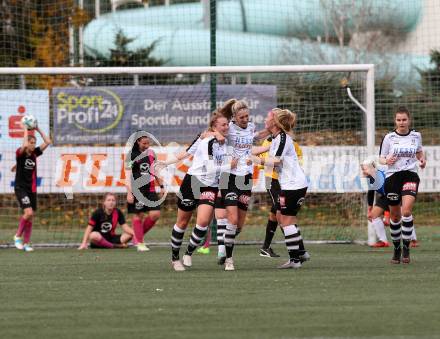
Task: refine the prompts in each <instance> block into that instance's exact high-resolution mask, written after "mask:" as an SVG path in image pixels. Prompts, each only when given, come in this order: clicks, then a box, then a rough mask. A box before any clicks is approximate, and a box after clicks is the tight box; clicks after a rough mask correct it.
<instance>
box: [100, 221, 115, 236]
mask: <svg viewBox="0 0 440 339" xmlns="http://www.w3.org/2000/svg"><path fill="white" fill-rule="evenodd" d="M111 229H112V224H111V223H109V222H107V221H106V222H103V223H102V224H101V232H102V233H108V232H110V230H111Z"/></svg>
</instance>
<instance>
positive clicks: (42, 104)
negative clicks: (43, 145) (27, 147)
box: [0, 89, 49, 147]
mask: <svg viewBox="0 0 440 339" xmlns="http://www.w3.org/2000/svg"><path fill="white" fill-rule="evenodd" d="M26 114H31V115H33V116H34V117H35V118H36V119H37V121H38V126H39V127H40V128H41V129H42V130H43V131H44V132H45V133H46V134H48V133H49V91H47V90H18V89H17V90H16V89H10V90H0V144H1V145H2V147H4V146H5V145H6V146H9V147H18V146H20V145H21V144H22V142H23V130H22V129H21V128H20V126H19V123H20V121H21V118H22V117H23V116H24V115H26ZM31 133H32V134H33V133H34V132H31ZM35 135H36V137H37V142H38V143H40V142H42V139H41V137H40V135H39V134H38V133H35Z"/></svg>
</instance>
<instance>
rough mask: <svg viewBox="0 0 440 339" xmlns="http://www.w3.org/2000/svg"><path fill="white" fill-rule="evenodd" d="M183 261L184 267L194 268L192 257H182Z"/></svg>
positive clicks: (186, 255)
mask: <svg viewBox="0 0 440 339" xmlns="http://www.w3.org/2000/svg"><path fill="white" fill-rule="evenodd" d="M182 260H183V265H184V266H186V267H191V266H192V258H191V256H190V255H188V254H185V255H184V256H183V257H182Z"/></svg>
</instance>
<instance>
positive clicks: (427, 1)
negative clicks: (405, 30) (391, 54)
mask: <svg viewBox="0 0 440 339" xmlns="http://www.w3.org/2000/svg"><path fill="white" fill-rule="evenodd" d="M395 49H396V51H397V52H403V53H412V54H424V55H427V54H429V52H430V51H431V50H433V49H438V50H440V0H424V5H423V13H422V17H421V19H420V22H419V24H418V25H417V28H416V29H415V30H414V31H413V32H411V33H409V34H408V35H407V37H406V39H405V40H400V41H398V43H397V44H396V46H395Z"/></svg>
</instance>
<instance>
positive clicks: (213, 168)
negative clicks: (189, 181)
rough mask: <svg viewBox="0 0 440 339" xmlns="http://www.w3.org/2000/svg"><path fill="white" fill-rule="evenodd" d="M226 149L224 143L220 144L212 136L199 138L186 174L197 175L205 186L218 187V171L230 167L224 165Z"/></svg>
mask: <svg viewBox="0 0 440 339" xmlns="http://www.w3.org/2000/svg"><path fill="white" fill-rule="evenodd" d="M226 151H227V147H226V144H220V143H219V142H218V141H217V139H215V138H214V137H208V138H205V139H203V140H201V141H200V142H199V144H198V147H197V150H196V152H195V154H194V159H193V162H192V165H191V167H190V168H189V169H188V174H189V175H193V176H195V177H197V179H198V180H199V181H201V182H202V183H203V184H204V185H206V186H210V187H218V184H219V179H220V173H221V172H222V171H223V170H225V169H226V170H227V169H229V168H230V166H228V165H225V164H226V155H227V152H226Z"/></svg>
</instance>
